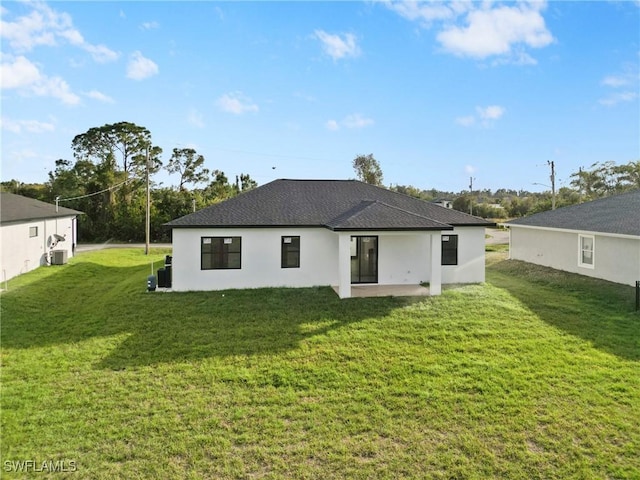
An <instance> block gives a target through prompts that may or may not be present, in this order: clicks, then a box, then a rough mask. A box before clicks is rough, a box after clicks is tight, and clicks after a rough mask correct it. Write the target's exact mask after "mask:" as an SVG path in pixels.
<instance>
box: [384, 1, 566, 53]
mask: <svg viewBox="0 0 640 480" xmlns="http://www.w3.org/2000/svg"><path fill="white" fill-rule="evenodd" d="M385 3H386V5H387V7H388V8H390V9H391V10H393V11H394V12H396V13H397V14H398V15H400V16H402V17H403V18H406V19H407V20H410V21H413V22H418V23H419V24H420V26H421V27H423V28H435V29H436V31H437V33H436V39H437V40H438V42H439V43H440V45H441V46H442V48H443V50H444V51H445V52H448V53H452V54H454V55H458V56H461V57H471V58H477V59H485V58H487V57H500V61H498V62H495V63H494V64H501V63H512V64H516V65H532V64H535V63H536V60H535V59H534V58H533V57H532V56H531V55H530V54H528V53H527V52H526V51H525V49H528V48H542V47H545V46H547V45H549V44H551V43H552V42H553V40H554V39H553V35H552V34H551V32H550V31H549V30H548V29H547V27H546V24H545V20H544V17H543V16H542V13H541V12H542V11H543V10H544V9H545V7H546V2H544V1H533V2H517V3H514V4H495V3H494V2H492V1H485V2H471V1H468V2H464V1H456V2H448V3H444V2H442V3H441V2H426V3H422V2H413V1H412V2H405V1H386V2H385Z"/></svg>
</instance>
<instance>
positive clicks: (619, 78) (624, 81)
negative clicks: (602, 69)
mask: <svg viewBox="0 0 640 480" xmlns="http://www.w3.org/2000/svg"><path fill="white" fill-rule="evenodd" d="M602 85H606V86H607V87H613V88H616V87H624V86H626V85H629V77H628V75H609V76H607V77H604V78H603V79H602Z"/></svg>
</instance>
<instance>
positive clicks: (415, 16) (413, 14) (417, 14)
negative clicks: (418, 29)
mask: <svg viewBox="0 0 640 480" xmlns="http://www.w3.org/2000/svg"><path fill="white" fill-rule="evenodd" d="M385 3H386V5H387V7H388V8H390V9H391V10H393V11H394V12H396V13H397V14H399V15H400V16H402V17H404V18H406V19H407V20H411V21H420V22H422V23H423V24H424V25H425V26H429V25H431V23H432V22H433V21H434V20H450V19H452V18H455V17H456V16H457V15H458V14H459V12H460V11H461V10H464V9H466V8H467V6H466V4H465V2H453V3H450V4H446V3H444V2H430V3H421V2H415V1H412V2H407V1H404V0H403V1H398V2H392V1H387V2H385Z"/></svg>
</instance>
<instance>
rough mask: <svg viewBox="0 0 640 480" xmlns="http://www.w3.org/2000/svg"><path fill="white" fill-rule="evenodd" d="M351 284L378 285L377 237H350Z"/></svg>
mask: <svg viewBox="0 0 640 480" xmlns="http://www.w3.org/2000/svg"><path fill="white" fill-rule="evenodd" d="M351 283H378V237H351Z"/></svg>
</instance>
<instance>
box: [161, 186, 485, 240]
mask: <svg viewBox="0 0 640 480" xmlns="http://www.w3.org/2000/svg"><path fill="white" fill-rule="evenodd" d="M166 225H168V226H169V227H172V228H190V227H191V228H193V227H274V226H275V227H292V226H297V227H326V228H329V229H331V230H350V231H352V230H451V229H452V228H453V227H455V226H490V225H494V224H493V223H491V222H488V221H486V220H484V219H482V218H479V217H474V216H472V215H468V214H466V213H462V212H458V211H456V210H451V209H448V208H444V207H442V206H440V205H436V204H433V203H431V202H426V201H424V200H419V199H417V198H413V197H409V196H407V195H404V194H401V193H397V192H392V191H390V190H387V189H385V188H382V187H376V186H374V185H369V184H367V183H363V182H359V181H357V180H287V179H281V180H274V181H273V182H270V183H267V184H265V185H263V186H261V187H258V188H256V189H254V190H250V191H248V192H245V193H242V194H240V195H238V196H237V197H234V198H232V199H229V200H226V201H224V202H221V203H218V204H215V205H211V206H209V207H206V208H204V209H202V210H200V211H198V212H194V213H192V214H189V215H186V216H184V217H180V218H177V219H175V220H173V221H171V222H169V223H167V224H166Z"/></svg>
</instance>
